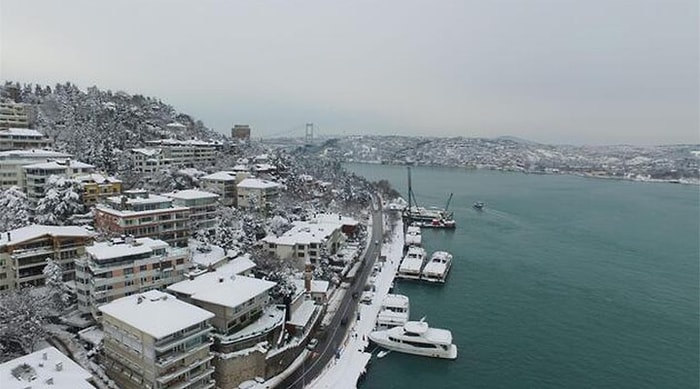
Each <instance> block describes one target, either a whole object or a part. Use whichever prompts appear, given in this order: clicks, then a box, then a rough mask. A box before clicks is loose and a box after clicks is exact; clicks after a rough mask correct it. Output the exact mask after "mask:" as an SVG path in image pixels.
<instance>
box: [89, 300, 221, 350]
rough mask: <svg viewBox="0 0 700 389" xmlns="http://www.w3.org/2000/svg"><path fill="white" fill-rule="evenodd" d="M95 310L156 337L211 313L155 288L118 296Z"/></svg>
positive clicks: (202, 318)
mask: <svg viewBox="0 0 700 389" xmlns="http://www.w3.org/2000/svg"><path fill="white" fill-rule="evenodd" d="M99 310H100V311H101V312H102V313H104V314H105V315H109V316H112V317H114V318H116V319H117V320H120V321H122V322H124V323H126V324H128V325H130V326H132V327H134V328H136V329H138V330H139V331H142V332H145V333H147V334H149V335H151V336H152V337H154V338H156V339H160V338H164V337H166V336H168V335H170V334H173V333H175V332H177V331H180V330H183V329H185V328H187V327H190V326H193V325H195V324H198V323H201V322H203V321H205V320H208V319H211V318H213V317H214V314H213V313H211V312H208V311H205V310H204V309H202V308H199V307H196V306H194V305H192V304H188V303H186V302H184V301H180V300H178V299H176V298H175V297H174V296H172V295H170V294H168V293H163V292H160V291H157V290H150V291H148V292H144V293H140V294H134V295H131V296H127V297H122V298H120V299H117V300H114V301H112V302H111V303H109V304H105V305H103V306H101V307H99Z"/></svg>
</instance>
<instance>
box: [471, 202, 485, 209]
mask: <svg viewBox="0 0 700 389" xmlns="http://www.w3.org/2000/svg"><path fill="white" fill-rule="evenodd" d="M485 205H486V204H484V202H483V201H477V202H475V203H474V208H475V209H478V210H482V209H484V206H485Z"/></svg>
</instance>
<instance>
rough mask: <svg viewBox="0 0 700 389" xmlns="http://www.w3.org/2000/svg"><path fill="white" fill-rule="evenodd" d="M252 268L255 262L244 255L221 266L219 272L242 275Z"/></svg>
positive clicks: (248, 255) (247, 255)
mask: <svg viewBox="0 0 700 389" xmlns="http://www.w3.org/2000/svg"><path fill="white" fill-rule="evenodd" d="M253 268H255V262H253V261H252V260H251V259H250V254H244V255H241V256H240V257H236V258H235V259H233V260H231V262H229V263H227V264H225V265H223V266H221V267H220V270H221V271H222V272H228V273H229V274H243V273H245V272H247V271H249V270H251V269H253Z"/></svg>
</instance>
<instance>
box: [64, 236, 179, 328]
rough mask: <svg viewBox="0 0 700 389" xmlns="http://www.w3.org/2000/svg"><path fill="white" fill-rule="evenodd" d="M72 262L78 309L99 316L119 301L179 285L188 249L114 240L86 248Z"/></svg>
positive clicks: (155, 242)
mask: <svg viewBox="0 0 700 389" xmlns="http://www.w3.org/2000/svg"><path fill="white" fill-rule="evenodd" d="M85 251H86V252H87V256H85V257H84V258H81V259H76V260H75V284H76V291H77V296H78V308H79V309H80V310H81V311H82V312H86V313H88V312H89V313H90V314H92V315H93V317H98V316H99V310H98V309H97V308H98V307H99V306H101V305H104V304H107V303H109V302H111V301H114V300H116V299H118V298H121V297H125V296H130V295H132V294H135V293H141V292H146V291H149V290H153V289H163V288H165V287H166V286H168V285H170V284H173V283H175V282H178V281H182V279H183V278H184V274H185V273H186V272H187V269H188V268H189V267H190V251H189V249H188V248H186V247H183V248H173V247H170V245H168V244H167V243H166V242H164V241H162V240H157V239H151V238H126V239H114V240H111V241H108V242H97V243H95V244H93V245H92V246H88V247H86V249H85Z"/></svg>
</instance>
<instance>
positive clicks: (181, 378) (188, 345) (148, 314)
mask: <svg viewBox="0 0 700 389" xmlns="http://www.w3.org/2000/svg"><path fill="white" fill-rule="evenodd" d="M99 310H100V311H101V312H102V327H103V330H104V334H105V338H104V366H105V367H106V369H107V375H108V376H109V377H110V378H111V379H113V380H114V381H115V382H116V383H117V384H118V385H119V387H120V388H124V389H141V388H153V389H155V388H159V389H165V388H173V389H175V388H177V389H195V388H197V389H199V388H202V389H209V388H213V387H214V385H215V384H214V381H213V380H212V373H213V372H214V369H213V367H212V365H211V360H212V358H213V356H212V355H211V353H210V350H209V348H210V346H211V341H210V340H209V333H210V332H211V326H210V325H209V320H210V319H212V318H213V317H214V314H212V313H210V312H207V311H205V310H203V309H201V308H198V307H196V306H194V305H191V304H188V303H186V302H184V301H180V300H178V299H176V298H175V297H174V296H172V295H169V294H167V293H163V292H160V291H157V290H151V291H148V292H144V293H139V294H134V295H131V296H128V297H122V298H120V299H118V300H115V301H112V302H111V303H109V304H106V305H103V306H101V307H99Z"/></svg>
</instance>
